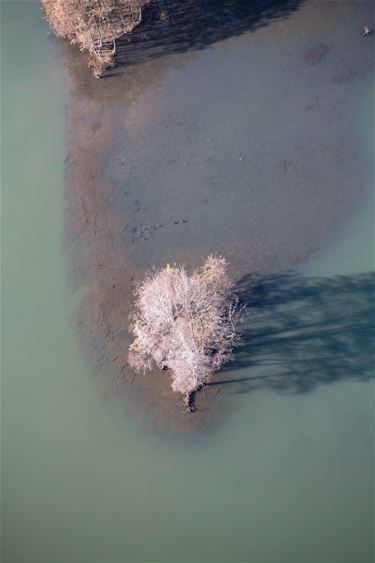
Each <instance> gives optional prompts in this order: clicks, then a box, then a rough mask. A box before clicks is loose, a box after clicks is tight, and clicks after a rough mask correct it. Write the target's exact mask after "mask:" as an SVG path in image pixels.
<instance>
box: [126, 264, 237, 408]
mask: <svg viewBox="0 0 375 563" xmlns="http://www.w3.org/2000/svg"><path fill="white" fill-rule="evenodd" d="M227 270H228V264H227V262H226V260H225V259H224V258H222V257H214V256H209V257H208V258H207V260H206V261H205V262H204V264H203V265H202V267H201V268H200V269H199V270H196V271H194V272H193V273H192V274H191V275H190V276H189V275H188V274H187V273H186V271H185V268H184V267H183V266H182V267H177V266H173V267H171V266H169V265H167V266H166V267H165V268H163V269H161V270H159V271H156V272H153V273H151V274H149V275H148V276H147V277H146V279H145V280H144V281H143V282H141V283H140V284H139V285H138V286H137V287H136V290H135V312H134V314H133V315H132V317H131V331H132V334H133V336H134V340H133V343H132V344H131V346H130V348H129V364H130V365H131V366H132V367H133V368H134V369H135V370H136V371H137V372H141V371H145V370H147V369H150V368H152V367H155V366H156V367H158V368H159V369H169V370H171V378H172V389H173V390H174V391H177V392H179V393H182V394H183V395H184V397H185V404H186V406H187V407H188V408H189V410H191V409H190V406H191V397H192V393H194V392H195V391H197V390H198V389H200V388H201V387H202V386H203V385H204V384H205V383H206V382H207V380H208V379H209V378H210V376H211V375H212V374H213V373H214V372H216V371H218V370H219V369H220V368H221V366H222V365H223V364H224V363H225V362H227V361H229V360H231V359H232V352H233V349H234V347H235V346H237V345H238V344H239V337H238V335H237V334H236V324H237V322H238V319H239V312H240V308H239V306H238V302H237V300H236V299H235V297H234V295H233V293H232V290H233V284H232V282H231V280H230V279H229V277H228V272H227Z"/></svg>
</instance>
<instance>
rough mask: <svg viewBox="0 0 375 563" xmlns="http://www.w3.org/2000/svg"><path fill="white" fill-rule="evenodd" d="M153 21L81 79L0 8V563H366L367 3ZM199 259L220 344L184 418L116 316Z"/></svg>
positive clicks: (369, 410) (241, 9) (370, 418)
mask: <svg viewBox="0 0 375 563" xmlns="http://www.w3.org/2000/svg"><path fill="white" fill-rule="evenodd" d="M160 6H161V8H162V9H163V10H165V11H166V13H167V17H165V16H163V17H162V18H161V19H160V20H155V17H158V14H155V13H154V14H150V15H149V16H148V19H147V20H146V24H145V26H144V27H143V28H139V30H138V31H137V33H136V36H135V38H134V40H133V42H132V43H131V44H130V45H129V46H128V51H127V54H128V59H127V65H126V66H124V67H121V68H120V69H119V71H117V73H116V75H115V76H111V77H108V78H105V79H103V80H101V81H95V80H94V79H93V78H91V76H90V75H89V73H88V72H87V71H86V69H85V61H84V59H83V57H82V56H81V55H79V54H78V53H76V52H74V51H72V50H70V49H68V48H66V47H64V46H61V45H60V43H59V42H57V41H56V40H55V39H53V38H52V37H51V36H49V35H47V31H48V30H47V26H46V25H45V23H44V22H42V21H41V20H40V12H39V7H38V4H37V3H36V2H16V3H13V2H3V6H2V11H3V24H2V26H3V29H2V31H3V39H2V42H3V70H2V73H3V76H2V78H3V84H4V86H3V91H2V94H3V96H2V98H3V99H2V116H3V130H2V134H3V139H4V140H5V141H6V144H5V147H4V148H3V151H4V152H3V158H4V162H5V166H4V170H3V172H2V180H3V182H2V184H3V216H2V218H3V222H2V225H3V226H2V232H3V279H4V283H3V303H4V306H3V312H2V315H3V316H2V321H3V326H4V330H3V374H4V375H3V384H2V417H3V439H2V479H3V487H2V497H3V499H2V504H3V517H2V532H3V534H2V550H3V559H4V561H35V562H36V561H38V562H39V561H56V562H57V561H72V562H73V561H160V562H166V561H196V562H198V561H207V562H209V561H210V562H219V561H228V562H229V561H243V562H245V561H246V562H250V561H252V562H255V561H264V562H266V561H267V562H271V561H272V562H281V561H283V562H292V561H293V562H308V561H320V562H326V561H332V562H333V561H335V562H337V563H339V562H340V563H341V562H344V561H371V560H372V557H373V528H374V500H373V499H374V481H373V475H374V467H373V459H374V445H373V444H374V433H373V427H374V404H373V390H374V389H373V375H374V372H373V365H374V364H373V356H372V351H373V346H372V343H373V328H374V274H373V273H372V272H373V269H374V268H373V259H374V236H373V234H374V233H373V230H374V225H373V223H374V220H373V219H374V218H373V197H374V196H373V191H372V187H373V181H374V171H373V147H374V143H373V88H374V77H373V37H374V36H370V37H368V38H363V37H362V36H361V29H362V26H363V25H364V24H366V23H367V24H369V25H371V21H372V3H371V2H366V1H363V2H351V1H345V2H344V1H343V2H341V1H337V2H322V1H306V2H298V1H292V0H290V1H289V2H271V1H269V2H266V3H254V4H252V5H251V6H249V5H248V4H247V3H246V2H243V1H240V0H239V1H234V0H233V1H230V2H229V1H228V2H212V1H208V0H207V1H206V2H202V3H200V2H194V3H192V2H186V3H185V4H182V3H178V2H174V3H172V2H167V1H165V2H162V3H160ZM181 6H183V7H181ZM159 15H160V14H159ZM155 21H157V25H156V28H157V31H155V29H154V27H153V26H152V25H151V22H155ZM15 30H18V31H17V34H18V37H19V41H17V42H14V33H15ZM176 31H180V33H179V34H178V33H176ZM64 127H65V137H64ZM210 252H218V253H223V254H224V255H225V256H227V257H228V259H229V260H230V262H231V267H232V275H233V276H234V277H235V279H236V280H237V281H238V292H239V294H240V297H241V298H242V299H243V300H244V301H246V302H247V303H248V304H249V308H248V314H247V318H246V322H245V323H244V325H243V327H242V330H243V336H244V342H245V345H244V347H243V349H242V350H241V352H240V353H239V354H238V356H237V359H236V361H235V362H234V363H233V364H231V365H230V366H228V367H227V368H226V369H225V370H223V372H221V373H220V374H218V375H217V378H215V381H213V382H212V384H211V385H210V386H208V388H207V389H206V390H205V392H204V393H201V394H200V395H199V397H198V398H197V407H198V413H197V414H196V415H194V416H193V417H191V416H187V415H185V414H183V413H182V412H181V403H180V400H179V398H178V397H176V396H175V395H172V393H171V392H170V391H169V387H168V381H167V380H166V379H163V377H164V376H163V377H162V376H160V374H157V373H155V374H148V375H147V376H145V377H138V378H136V379H134V380H133V374H131V372H130V371H129V370H128V368H127V366H126V344H127V342H128V335H127V316H128V314H129V310H130V305H131V300H130V294H131V290H132V287H133V282H134V280H135V279H138V278H140V277H142V276H143V274H144V271H145V270H147V269H149V268H151V267H152V266H153V265H154V264H155V265H161V264H164V263H165V262H167V261H169V262H180V261H181V262H185V263H186V264H187V265H188V266H189V267H193V266H195V265H197V264H199V262H200V259H201V257H202V256H203V257H204V256H206V255H207V254H208V253H210ZM66 272H68V275H67V274H66ZM67 277H68V283H66V278H67ZM94 374H95V377H93V375H94ZM132 381H133V382H132Z"/></svg>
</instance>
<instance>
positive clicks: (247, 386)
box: [209, 273, 375, 394]
mask: <svg viewBox="0 0 375 563" xmlns="http://www.w3.org/2000/svg"><path fill="white" fill-rule="evenodd" d="M374 290H375V274H373V273H364V274H357V275H348V276H335V277H329V278H322V277H311V278H306V277H302V276H300V275H297V274H283V275H268V276H261V275H247V276H244V277H243V278H242V279H241V280H240V282H239V284H238V287H237V295H238V296H239V298H240V300H241V301H242V303H244V304H246V306H247V312H246V314H245V318H244V323H243V325H242V331H241V332H242V338H243V346H242V348H241V349H239V351H238V353H237V355H236V358H235V360H234V361H233V362H232V363H231V364H228V366H226V368H225V369H224V370H222V371H221V372H220V374H217V376H216V380H215V381H213V382H211V383H210V384H209V385H229V384H230V385H231V386H232V387H233V390H234V391H235V392H238V393H244V392H249V391H253V390H254V389H258V388H270V389H273V390H275V391H278V392H282V393H294V394H298V393H306V392H308V391H311V390H313V389H314V388H315V387H316V386H318V385H321V384H332V383H335V382H338V381H344V380H349V379H355V380H360V381H366V380H370V379H371V378H373V377H374V371H375V370H374V365H375V364H374V336H375V300H374V296H375V293H374ZM244 368H246V375H245V376H244V377H241V376H240V375H239V377H237V378H236V377H230V378H228V374H229V373H230V372H233V371H236V370H241V369H244ZM249 373H250V374H252V373H253V375H250V376H249V375H248V374H249Z"/></svg>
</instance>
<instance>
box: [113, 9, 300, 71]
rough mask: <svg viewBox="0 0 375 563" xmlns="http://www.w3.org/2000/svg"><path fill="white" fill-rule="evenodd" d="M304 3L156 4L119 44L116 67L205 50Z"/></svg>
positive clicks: (282, 15)
mask: <svg viewBox="0 0 375 563" xmlns="http://www.w3.org/2000/svg"><path fill="white" fill-rule="evenodd" d="M302 1H303V0H157V1H155V2H153V3H152V4H151V5H150V6H149V7H148V8H146V9H145V11H144V17H143V21H142V23H141V25H140V26H138V27H137V28H136V29H135V30H134V31H133V32H132V34H131V35H130V36H129V37H125V38H124V39H123V40H122V41H121V42H119V44H118V48H117V54H116V63H117V65H118V66H121V65H123V64H125V65H130V64H136V63H140V62H144V61H147V60H152V59H155V58H158V57H161V56H163V55H166V54H171V53H182V52H185V51H188V50H191V49H203V48H205V47H207V46H209V45H211V44H213V43H215V42H216V41H221V40H224V39H227V38H229V37H233V36H236V35H242V34H243V33H246V32H248V31H255V30H256V29H258V28H259V27H264V26H266V25H269V24H270V23H272V22H274V21H276V20H279V19H282V18H285V17H287V16H288V15H289V14H290V13H291V12H293V11H294V10H296V9H297V8H298V7H299V6H300V5H301V3H302Z"/></svg>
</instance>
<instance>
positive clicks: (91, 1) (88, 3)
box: [42, 0, 151, 77]
mask: <svg viewBox="0 0 375 563" xmlns="http://www.w3.org/2000/svg"><path fill="white" fill-rule="evenodd" d="M150 1H151V0H42V3H43V6H44V11H45V14H46V19H47V20H48V22H49V24H50V26H51V28H52V29H53V31H54V32H55V33H56V35H57V36H58V37H62V38H64V39H68V40H69V41H70V43H72V44H76V45H78V47H79V48H80V49H81V51H87V52H88V53H89V65H90V66H91V67H92V68H93V71H94V74H95V76H97V77H100V76H101V75H102V74H103V72H104V71H105V70H106V69H108V68H111V67H112V66H114V57H115V54H116V40H117V39H119V38H120V37H122V36H123V35H125V34H126V33H130V32H131V31H132V30H133V29H134V28H135V27H136V26H137V25H138V24H139V23H140V22H141V20H142V8H143V7H144V6H145V5H146V4H147V3H149V2H150Z"/></svg>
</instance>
